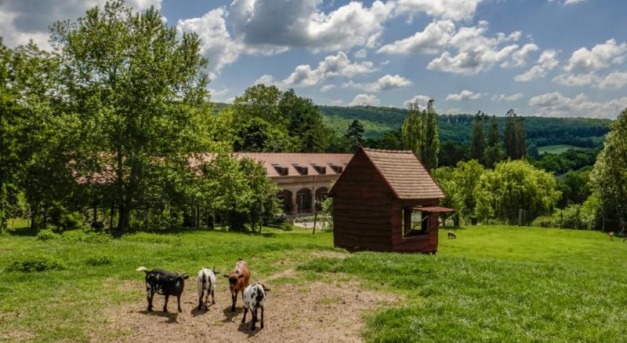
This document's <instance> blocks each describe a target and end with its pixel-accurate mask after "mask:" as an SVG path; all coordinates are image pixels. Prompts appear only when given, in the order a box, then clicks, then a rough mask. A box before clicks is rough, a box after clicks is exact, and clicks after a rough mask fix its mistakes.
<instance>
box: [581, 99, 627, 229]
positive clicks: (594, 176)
mask: <svg viewBox="0 0 627 343" xmlns="http://www.w3.org/2000/svg"><path fill="white" fill-rule="evenodd" d="M590 180H591V188H592V192H593V194H594V196H595V197H596V198H598V200H599V210H600V215H601V216H602V217H603V218H605V226H606V228H608V230H625V226H626V223H625V221H627V109H626V110H624V111H623V112H622V113H621V114H620V115H619V116H618V118H617V119H616V121H615V122H614V123H613V124H612V129H611V131H610V133H609V134H608V135H607V138H606V139H605V145H604V147H603V150H602V151H601V153H599V156H598V158H597V161H596V163H595V164H594V168H593V169H592V172H591V173H590Z"/></svg>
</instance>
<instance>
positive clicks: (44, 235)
mask: <svg viewBox="0 0 627 343" xmlns="http://www.w3.org/2000/svg"><path fill="white" fill-rule="evenodd" d="M59 238H61V235H59V234H58V233H54V232H52V231H51V230H41V231H39V233H37V239H38V240H40V241H49V240H56V239H59Z"/></svg>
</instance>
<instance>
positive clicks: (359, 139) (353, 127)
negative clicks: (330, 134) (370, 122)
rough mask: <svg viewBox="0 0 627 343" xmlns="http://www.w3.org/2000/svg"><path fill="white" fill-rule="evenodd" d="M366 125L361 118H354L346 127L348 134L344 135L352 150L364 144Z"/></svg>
mask: <svg viewBox="0 0 627 343" xmlns="http://www.w3.org/2000/svg"><path fill="white" fill-rule="evenodd" d="M363 136H364V127H363V125H361V123H360V122H359V120H353V122H351V123H350V125H349V126H348V128H347V129H346V134H345V135H344V137H345V138H346V141H347V144H348V146H349V147H350V151H353V152H354V151H355V150H357V148H358V147H360V146H361V145H363V144H364V138H363Z"/></svg>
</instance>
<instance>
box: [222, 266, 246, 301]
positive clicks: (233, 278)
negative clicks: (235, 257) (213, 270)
mask: <svg viewBox="0 0 627 343" xmlns="http://www.w3.org/2000/svg"><path fill="white" fill-rule="evenodd" d="M224 277H226V278H228V279H229V288H230V290H231V300H233V306H231V311H233V312H235V302H236V301H237V293H240V292H241V293H242V301H244V289H246V287H247V286H248V280H250V269H248V265H247V264H246V261H244V260H242V259H241V258H240V259H239V261H237V263H235V267H234V268H233V271H232V272H231V274H229V275H225V276H224Z"/></svg>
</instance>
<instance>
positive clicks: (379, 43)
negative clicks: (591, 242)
mask: <svg viewBox="0 0 627 343" xmlns="http://www.w3.org/2000/svg"><path fill="white" fill-rule="evenodd" d="M104 2H105V0H0V36H2V37H3V41H4V44H6V45H8V46H10V47H14V46H17V45H19V44H25V43H27V42H28V41H29V40H31V39H32V40H33V41H34V42H35V43H37V44H38V45H39V46H41V47H44V48H48V49H49V48H50V44H49V42H48V37H49V32H48V27H49V25H51V24H52V23H53V22H55V21H57V20H63V19H71V20H75V19H76V18H78V17H80V16H82V15H84V13H85V10H86V9H88V8H90V7H93V6H98V5H102V4H103V3H104ZM126 2H127V4H128V5H129V6H131V7H133V8H135V9H136V10H138V11H141V10H145V9H146V8H148V7H150V6H155V7H157V8H158V9H159V10H160V11H161V14H162V15H163V17H164V20H165V21H166V22H167V24H168V25H169V26H175V27H176V29H177V30H178V32H196V33H197V34H198V36H199V37H200V39H201V54H203V55H204V56H205V57H207V58H208V59H209V66H208V69H207V70H206V72H207V73H208V74H209V75H210V77H211V83H210V85H209V88H210V91H211V99H212V101H216V102H231V101H233V99H234V98H235V97H236V96H239V95H241V94H243V92H244V90H245V89H246V88H248V87H250V86H252V85H254V84H257V83H264V84H266V85H275V86H277V87H279V88H281V89H283V90H287V89H290V88H293V89H294V90H295V91H296V93H297V94H298V95H300V96H304V97H307V98H311V99H312V100H313V101H314V102H315V103H316V104H319V105H338V106H354V105H373V106H390V107H406V106H407V104H408V103H409V102H418V104H419V106H421V107H422V106H425V105H426V103H427V101H428V100H429V99H430V98H432V99H434V100H435V108H436V110H437V112H438V113H471V114H474V113H476V112H477V111H479V110H481V111H483V112H485V113H487V114H489V115H497V116H503V115H505V113H506V112H507V111H508V110H509V109H514V110H515V111H516V113H518V114H519V115H522V116H551V117H592V118H611V119H613V118H616V116H617V115H618V114H619V113H620V112H621V111H622V110H623V109H625V108H626V107H627V92H626V91H627V63H626V58H627V20H624V16H625V14H626V13H627V1H625V0H376V1H348V0H126Z"/></svg>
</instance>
